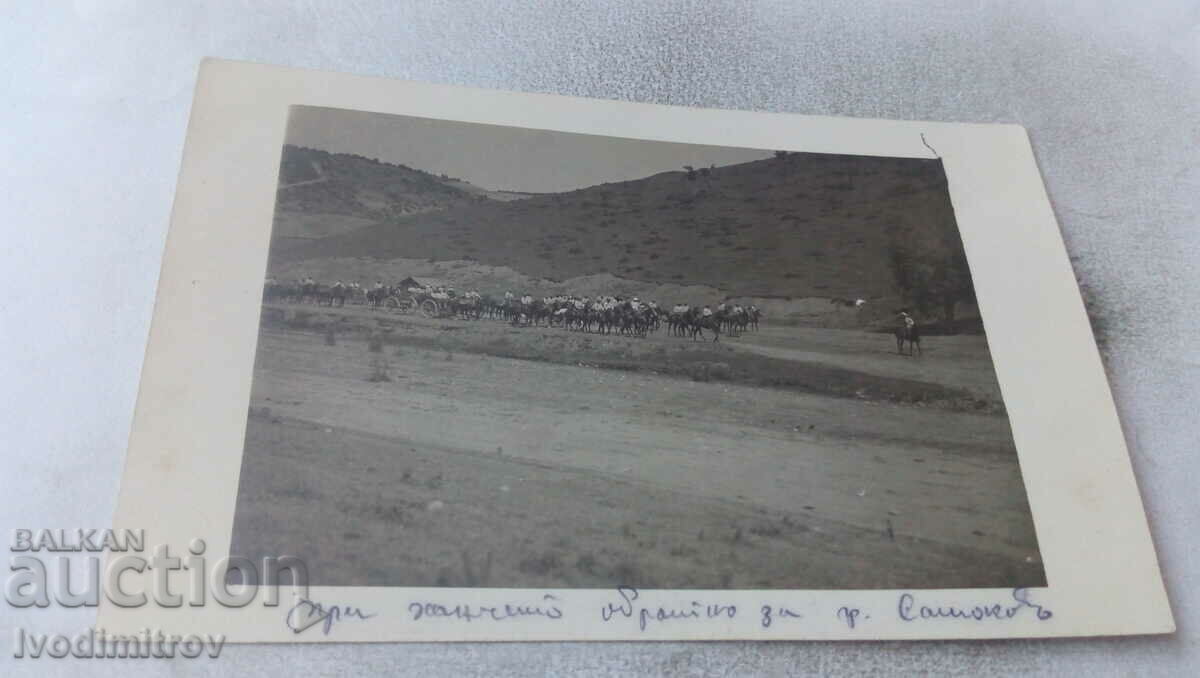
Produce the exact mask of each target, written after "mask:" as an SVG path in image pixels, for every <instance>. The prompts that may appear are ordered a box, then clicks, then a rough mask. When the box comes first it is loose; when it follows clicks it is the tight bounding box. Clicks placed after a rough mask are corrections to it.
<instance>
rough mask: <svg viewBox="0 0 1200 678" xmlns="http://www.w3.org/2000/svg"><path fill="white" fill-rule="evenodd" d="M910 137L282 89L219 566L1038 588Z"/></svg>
mask: <svg viewBox="0 0 1200 678" xmlns="http://www.w3.org/2000/svg"><path fill="white" fill-rule="evenodd" d="M929 151H930V152H929V156H928V158H925V159H922V158H893V157H876V156H861V155H858V156H852V155H828V154H812V153H797V152H788V151H785V150H780V149H751V148H730V147H723V146H721V145H720V139H713V140H712V145H704V146H701V145H692V144H679V143H667V142H658V141H646V140H636V139H626V138H613V137H600V136H589V135H580V134H569V133H563V132H555V131H546V130H533V129H524V128H516V127H501V126H491V125H480V124H472V123H459V122H452V121H445V120H433V119H424V118H414V117H407V116H397V115H385V114H377V113H366V112H358V111H350V110H341V109H331V108H316V107H292V108H291V111H290V115H289V120H288V126H287V133H286V141H285V143H284V145H283V147H282V148H281V149H280V154H281V162H280V171H279V178H278V186H277V196H276V209H275V215H274V225H273V229H272V234H271V244H270V253H269V257H268V263H267V268H266V274H265V279H264V280H263V301H262V313H261V321H260V327H259V337H258V345H257V352H256V357H255V366H254V374H253V383H252V393H251V402H250V408H249V413H248V415H249V416H248V422H247V428H246V437H245V449H244V454H243V457H242V469H241V474H240V479H239V486H238V493H237V506H236V512H235V519H234V525H233V535H232V549H231V551H232V554H233V555H238V556H244V557H247V558H251V559H253V560H259V559H261V558H263V557H264V556H277V555H281V554H289V555H295V556H298V557H300V558H302V559H303V560H304V561H305V562H306V564H307V567H308V574H309V582H310V583H311V584H314V585H320V586H406V587H427V586H447V587H489V588H610V587H614V586H621V585H628V586H636V587H639V588H661V589H897V588H914V589H915V588H936V589H954V588H1016V587H1036V586H1045V585H1046V584H1047V582H1046V577H1045V573H1044V570H1043V567H1042V559H1041V556H1040V552H1039V549H1038V542H1037V537H1036V535H1035V531H1034V524H1033V520H1032V516H1031V513H1030V509H1029V505H1028V502H1027V499H1026V493H1025V487H1024V482H1023V479H1022V475H1021V469H1020V467H1019V464H1018V458H1017V451H1016V447H1015V444H1014V441H1013V434H1012V429H1011V427H1010V423H1009V419H1008V416H1007V414H1006V409H1005V403H1004V399H1003V398H1002V395H1001V392H1000V387H999V385H998V382H997V379H996V371H995V368H994V366H993V363H992V359H991V356H990V354H989V349H988V340H987V336H986V333H985V331H984V321H985V319H984V318H981V317H980V312H979V310H978V308H977V306H976V300H975V292H974V285H973V283H972V278H971V274H970V270H969V267H968V263H967V258H966V255H965V253H964V250H963V244H962V240H961V237H960V235H959V230H958V226H957V224H956V221H955V212H954V207H953V204H952V201H951V195H950V190H949V186H948V179H947V176H946V173H945V171H944V169H943V165H942V162H941V160H940V159H939V158H938V157H937V151H936V149H935V148H933V147H932V146H930V147H929Z"/></svg>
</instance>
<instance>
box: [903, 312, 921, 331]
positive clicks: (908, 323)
mask: <svg viewBox="0 0 1200 678" xmlns="http://www.w3.org/2000/svg"><path fill="white" fill-rule="evenodd" d="M916 324H917V321H916V320H914V319H913V317H912V316H911V315H909V314H908V309H907V308H902V309H900V326H901V327H903V328H904V329H906V330H908V331H910V332H911V331H912V328H913V327H914V326H915V325H916Z"/></svg>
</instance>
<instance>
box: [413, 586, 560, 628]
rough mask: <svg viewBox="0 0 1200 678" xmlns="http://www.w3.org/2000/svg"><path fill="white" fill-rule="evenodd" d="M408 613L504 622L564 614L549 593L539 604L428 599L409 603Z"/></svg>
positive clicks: (417, 615)
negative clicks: (455, 601)
mask: <svg viewBox="0 0 1200 678" xmlns="http://www.w3.org/2000/svg"><path fill="white" fill-rule="evenodd" d="M408 613H409V614H410V615H411V616H412V619H413V621H420V620H422V619H436V618H443V619H444V618H449V619H461V620H463V621H467V622H470V621H474V620H476V619H484V620H486V621H497V622H502V621H508V620H510V619H519V618H521V617H544V618H546V619H561V618H562V616H563V612H562V608H561V607H559V600H558V598H556V597H555V596H554V595H552V594H549V593H547V594H546V595H544V596H542V603H541V604H539V605H518V604H513V603H505V604H504V605H478V606H475V607H471V606H470V605H463V604H459V605H444V604H442V603H434V602H428V601H414V602H412V603H409V604H408Z"/></svg>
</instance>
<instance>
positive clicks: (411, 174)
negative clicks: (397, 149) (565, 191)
mask: <svg viewBox="0 0 1200 678" xmlns="http://www.w3.org/2000/svg"><path fill="white" fill-rule="evenodd" d="M486 199H489V192H488V191H486V190H484V189H481V188H479V187H477V186H474V185H472V184H469V183H467V182H464V181H459V180H456V179H450V178H448V177H447V178H443V177H439V176H436V175H433V174H430V173H428V172H423V171H421V170H417V169H413V168H410V167H405V166H403V165H392V164H388V163H383V162H379V161H378V160H374V159H372V158H364V157H362V156H358V155H347V154H344V153H328V152H326V151H320V150H315V149H311V148H301V147H298V146H292V145H285V146H284V147H283V157H282V159H281V162H280V168H279V188H278V190H277V193H276V205H275V223H274V229H273V231H272V239H273V242H275V243H279V244H280V246H281V247H282V248H284V249H286V248H287V247H289V246H292V245H294V244H295V243H294V241H296V240H308V239H313V238H323V237H327V236H330V235H337V234H339V233H344V232H346V231H350V230H353V229H356V228H362V227H363V226H368V225H371V224H374V223H377V222H379V221H383V220H387V219H394V218H396V217H401V216H405V215H411V214H420V213H423V212H435V211H439V210H446V209H451V208H454V207H461V206H464V205H468V204H471V203H474V202H478V201H480V200H486ZM506 199H512V198H506Z"/></svg>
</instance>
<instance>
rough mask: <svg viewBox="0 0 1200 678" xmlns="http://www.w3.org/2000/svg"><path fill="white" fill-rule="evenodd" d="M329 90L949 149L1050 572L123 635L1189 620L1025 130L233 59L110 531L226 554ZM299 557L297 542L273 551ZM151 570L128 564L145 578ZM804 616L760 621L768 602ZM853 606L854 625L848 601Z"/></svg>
mask: <svg viewBox="0 0 1200 678" xmlns="http://www.w3.org/2000/svg"><path fill="white" fill-rule="evenodd" d="M293 105H304V106H321V107H327V108H341V109H350V110H356V111H366V112H376V113H387V114H396V115H408V116H416V117H426V118H440V119H446V120H454V121H458V122H467V123H482V124H490V125H507V126H516V127H527V128H536V129H544V130H553V131H561V132H569V133H581V134H594V135H603V136H614V137H625V138H632V139H645V140H653V141H667V142H677V143H697V144H705V145H721V146H732V147H744V148H763V149H772V150H774V149H781V150H788V151H797V152H805V153H832V154H843V155H870V156H890V157H912V158H931V157H934V154H933V151H932V150H931V149H936V153H937V155H938V156H940V157H941V159H942V161H943V164H944V167H945V172H946V176H947V179H948V184H949V191H950V196H951V200H952V203H953V205H954V212H955V217H956V219H957V222H958V227H959V230H960V233H961V235H962V240H963V245H964V248H965V250H966V254H967V259H968V262H969V264H970V269H971V274H972V277H973V279H974V283H975V290H976V297H977V300H978V305H979V309H980V314H981V316H982V318H983V322H984V325H985V328H986V333H987V337H988V343H989V346H990V349H991V354H992V360H993V363H994V365H995V369H996V374H997V379H998V381H999V385H1000V389H1001V393H1002V394H1003V398H1004V402H1005V405H1006V408H1007V411H1008V417H1009V421H1010V424H1011V427H1012V432H1013V439H1014V442H1015V444H1016V448H1017V451H1018V457H1019V462H1020V467H1021V472H1022V473H1021V474H1022V479H1023V481H1024V483H1025V489H1026V493H1027V497H1028V501H1029V506H1030V509H1031V511H1032V514H1033V521H1034V525H1035V528H1036V532H1037V539H1038V545H1039V547H1040V551H1041V556H1042V562H1043V564H1044V567H1045V572H1046V578H1047V582H1048V586H1046V587H1044V588H1037V589H1028V590H1025V591H1024V592H1023V593H1017V594H1015V595H1021V596H1026V597H1027V598H1028V599H1029V600H1032V601H1036V604H1037V606H1040V608H1039V610H1038V611H1041V610H1044V611H1046V612H1051V611H1052V614H1050V615H1049V616H1046V617H1043V616H1042V615H1040V614H1035V613H1033V612H1034V610H1033V607H1023V606H1019V605H1018V607H1022V609H1021V610H1019V612H1018V613H1017V614H1015V615H1014V616H1013V617H1012V618H1007V619H997V618H995V617H993V616H985V618H984V619H982V620H975V619H970V618H968V619H959V618H946V617H941V618H933V619H920V618H918V619H916V620H913V621H904V620H903V619H901V616H900V614H899V611H898V604H899V601H900V600H901V599H902V596H903V595H904V594H905V593H909V594H911V595H913V596H914V599H915V600H916V601H918V603H917V604H918V605H924V604H927V605H930V606H932V607H933V608H937V607H943V606H945V607H949V606H954V607H958V608H961V609H965V610H971V609H975V608H976V606H978V608H979V609H985V610H986V609H991V608H992V607H993V606H994V605H1003V606H1011V605H1013V601H1014V591H1012V590H1011V589H937V590H930V589H921V590H916V589H914V590H907V591H906V590H852V591H851V590H829V591H813V590H794V591H793V590H760V591H756V590H731V591H696V590H656V591H642V592H640V598H639V602H638V605H639V606H640V605H645V606H648V607H649V608H650V609H652V610H655V609H658V607H660V606H662V607H664V608H666V609H682V608H690V607H691V605H692V603H693V602H702V603H704V604H719V605H736V606H737V607H738V609H739V614H738V616H737V617H736V618H734V619H727V618H712V619H703V620H694V619H683V620H675V621H670V622H657V621H651V622H650V623H649V624H648V625H647V627H646V628H645V629H644V630H643V629H641V628H640V626H641V624H639V621H638V619H637V615H636V614H635V615H634V616H633V617H624V616H622V615H620V614H618V615H617V616H616V617H615V618H613V619H610V620H609V621H604V620H603V616H602V611H604V610H606V609H608V610H611V609H612V608H611V607H610V606H611V605H612V604H617V603H620V602H621V600H622V599H621V598H620V597H619V595H618V592H617V591H616V590H610V589H447V588H403V587H316V586H314V587H311V588H310V592H309V598H310V599H312V600H316V601H321V602H322V603H323V604H328V605H339V606H341V605H349V606H357V607H361V608H362V609H363V610H366V611H368V612H371V613H373V614H374V615H375V616H373V617H372V618H371V619H369V620H357V621H353V620H350V621H346V622H344V623H340V624H338V625H337V626H336V628H334V629H333V630H332V631H331V632H330V633H328V634H322V633H321V632H320V631H317V630H312V631H306V632H304V633H300V634H298V633H295V632H293V631H292V630H291V629H290V628H288V626H287V625H286V623H285V619H286V615H287V611H288V609H289V606H288V605H286V604H285V605H281V606H279V607H265V606H263V605H261V604H258V603H257V601H256V602H255V603H251V604H250V605H247V606H246V607H241V608H228V607H223V606H221V605H217V604H214V603H213V602H211V600H210V602H209V604H207V605H205V606H201V607H193V606H190V605H185V606H183V607H179V608H164V607H158V606H155V605H153V604H149V605H146V606H141V607H134V608H122V607H117V606H115V605H112V604H110V603H108V602H107V601H103V602H102V603H101V606H100V612H99V623H100V625H101V626H102V627H103V628H105V629H106V630H107V631H108V632H110V633H136V632H137V631H139V630H141V629H144V628H157V629H162V630H163V631H165V632H171V633H219V634H224V635H225V636H226V637H227V638H228V640H229V641H230V642H314V641H333V642H343V641H435V640H452V641H504V640H735V639H745V640H770V639H813V640H832V639H861V640H879V639H930V638H1006V637H1048V636H1088V635H1124V634H1149V633H1168V632H1171V631H1173V630H1174V628H1175V627H1174V621H1173V618H1172V615H1171V611H1170V607H1169V603H1168V601H1167V597H1166V592H1165V589H1164V588H1163V584H1162V579H1161V576H1160V574H1159V568H1158V562H1157V558H1156V556H1155V552H1154V547H1153V544H1152V541H1151V538H1150V533H1149V529H1148V526H1147V523H1146V518H1145V514H1144V510H1143V508H1142V503H1141V499H1140V497H1139V495H1138V490H1137V486H1136V482H1135V480H1134V476H1133V472H1132V468H1131V465H1130V461H1129V454H1128V450H1127V449H1126V445H1125V439H1124V437H1123V435H1122V431H1121V427H1120V423H1119V421H1118V419H1117V413H1116V409H1115V406H1114V403H1113V400H1112V396H1111V393H1110V391H1109V386H1108V382H1107V379H1106V377H1105V373H1104V368H1103V365H1102V363H1101V361H1100V356H1099V353H1098V351H1097V349H1096V344H1095V340H1094V338H1093V335H1092V330H1091V327H1090V325H1089V322H1088V318H1087V315H1086V313H1085V311H1084V306H1083V303H1082V300H1081V298H1080V295H1079V289H1078V286H1077V283H1076V280H1075V277H1074V274H1073V271H1072V268H1071V264H1070V262H1069V260H1068V257H1067V252H1066V249H1065V246H1064V244H1063V240H1062V236H1061V235H1060V233H1059V229H1058V225H1057V222H1056V220H1055V217H1054V213H1053V211H1052V209H1051V206H1050V203H1049V199H1048V197H1047V195H1046V191H1045V188H1044V186H1043V183H1042V179H1041V176H1040V174H1039V172H1038V169H1037V165H1036V161H1035V159H1034V156H1033V153H1032V148H1031V147H1030V143H1029V139H1028V136H1027V135H1026V133H1025V130H1024V128H1022V127H1020V126H1016V125H995V124H989V125H979V124H963V123H933V122H915V121H884V120H867V119H855V118H832V117H817V116H800V115H791V114H775V113H753V112H744V111H724V110H712V109H693V108H681V107H668V106H659V105H651V104H640V103H628V102H618V101H606V100H592V99H582V98H575V97H562V96H553V95H544V94H523V93H514V92H500V91H487V90H478V89H467V88H460V87H451V86H443V85H431V84H420V83H413V82H404V81H396V80H386V79H380V78H368V77H359V76H350V75H342V74H334V73H326V72H317V71H305V70H298V69H290V68H283V67H276V66H266V65H258V64H250V63H244V62H233V61H223V60H213V59H208V60H205V61H204V62H203V63H202V64H201V68H200V73H199V79H198V82H197V87H196V92H195V100H194V103H193V108H192V113H191V118H190V120H189V124H188V132H187V141H186V146H185V149H184V154H183V162H182V168H181V171H180V174H179V179H178V186H177V190H176V197H175V204H174V208H173V211H172V217H171V227H170V231H169V233H168V236H167V244H166V250H165V252H164V256H163V263H162V270H161V274H160V279H159V287H158V296H157V298H156V302H155V307H154V317H153V321H152V324H151V330H150V337H149V342H148V346H147V350H146V355H145V362H144V366H143V371H142V380H141V384H140V388H139V393H138V399H137V406H136V409H135V413H134V419H133V426H132V432H131V435H130V441H129V448H128V453H127V457H126V465H125V470H124V474H123V478H122V485H121V495H120V497H119V500H118V507H117V512H116V516H115V518H114V525H113V527H114V529H118V530H119V529H138V530H144V533H145V535H146V543H147V544H148V545H158V544H167V545H168V546H169V547H170V549H171V552H172V553H173V554H174V555H182V554H185V553H186V550H187V548H188V545H189V543H191V541H192V540H193V539H195V538H202V539H204V540H205V541H206V543H207V546H208V549H207V552H206V554H207V556H208V557H209V559H210V560H214V559H217V558H220V557H222V556H224V555H225V554H227V553H228V552H229V544H230V540H231V536H232V526H233V518H234V508H235V503H236V495H237V490H238V476H239V473H240V469H241V460H242V453H243V446H244V443H245V438H244V436H245V431H246V423H247V408H248V406H249V400H250V384H251V377H252V372H253V364H254V356H255V351H256V348H257V338H258V329H259V319H260V309H261V303H262V281H263V279H264V276H265V274H266V263H267V251H268V246H269V241H270V232H271V225H272V219H273V215H274V208H275V194H276V184H277V181H278V174H279V165H280V148H281V147H282V146H283V143H284V136H285V130H286V125H287V119H288V111H289V107H290V106H293ZM279 555H281V556H282V555H287V554H279ZM151 577H152V574H151V572H150V570H149V569H147V571H146V572H144V573H141V574H138V573H135V572H128V573H126V575H125V576H124V579H123V581H124V583H125V585H126V588H127V589H130V588H133V589H136V587H137V586H138V584H133V583H132V582H137V581H138V580H139V579H141V580H142V584H143V585H144V589H143V590H145V591H150V590H151V587H150V580H151ZM546 594H549V595H552V596H554V604H555V606H556V607H557V609H560V610H561V611H562V613H563V614H562V617H561V618H560V619H548V618H546V617H521V618H512V619H509V620H507V621H504V622H498V621H495V620H489V619H487V618H477V619H474V620H464V619H461V618H457V619H456V618H434V617H425V618H423V619H421V620H414V619H413V615H412V614H411V610H410V607H409V606H410V605H411V604H413V603H414V602H424V601H428V602H433V603H437V604H442V605H445V606H446V607H447V608H448V609H453V607H454V606H455V605H458V606H462V605H470V606H475V607H479V606H496V605H499V606H503V605H504V604H506V603H508V604H520V605H535V604H539V603H542V602H543V601H544V600H545V599H544V596H545V595H546ZM764 605H770V606H779V607H786V608H788V609H789V610H793V611H796V612H798V613H799V614H800V615H801V616H800V617H798V618H788V619H787V621H786V622H785V621H783V620H780V619H776V620H775V623H773V624H772V625H771V626H770V627H764V626H763V625H762V623H761V621H762V620H761V618H760V611H761V608H762V606H764ZM849 610H856V611H858V612H857V615H856V617H855V623H853V624H851V623H848V621H847V619H846V616H847V615H846V612H847V611H849Z"/></svg>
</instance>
